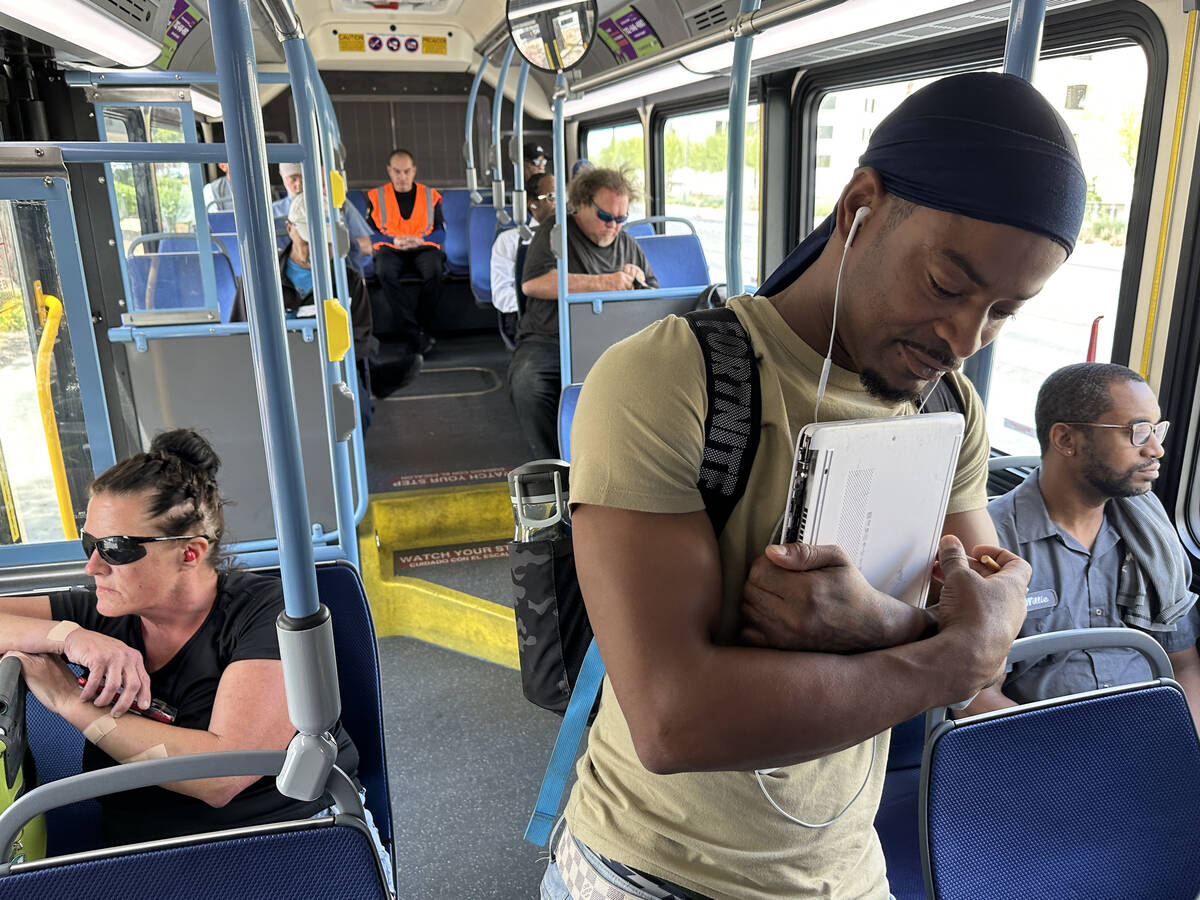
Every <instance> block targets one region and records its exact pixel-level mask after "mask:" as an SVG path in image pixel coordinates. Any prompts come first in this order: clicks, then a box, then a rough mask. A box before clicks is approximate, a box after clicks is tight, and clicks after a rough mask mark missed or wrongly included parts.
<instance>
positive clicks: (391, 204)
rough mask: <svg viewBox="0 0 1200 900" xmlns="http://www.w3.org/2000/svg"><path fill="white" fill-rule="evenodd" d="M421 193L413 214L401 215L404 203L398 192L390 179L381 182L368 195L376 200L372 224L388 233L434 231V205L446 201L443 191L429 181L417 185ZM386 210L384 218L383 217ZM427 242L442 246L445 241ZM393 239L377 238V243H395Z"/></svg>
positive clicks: (403, 234) (373, 205) (427, 244)
mask: <svg viewBox="0 0 1200 900" xmlns="http://www.w3.org/2000/svg"><path fill="white" fill-rule="evenodd" d="M415 187H416V189H417V197H416V199H415V200H414V201H413V210H412V215H411V216H409V217H408V218H407V219H406V218H404V216H402V215H400V204H399V203H397V202H396V192H395V191H394V190H393V189H392V184H391V182H390V181H389V182H388V183H387V184H383V185H380V186H379V187H377V188H375V189H374V190H373V191H371V193H370V194H369V195H368V196H369V197H370V198H371V200H372V208H371V211H370V212H371V224H372V225H374V226H375V227H376V228H377V229H379V231H380V232H382V233H383V234H386V235H387V236H388V237H403V236H405V235H412V236H413V237H419V238H424V237H426V236H428V235H429V234H430V232H432V231H433V208H434V207H435V206H436V205H437V204H439V203H441V202H442V195H441V194H440V193H439V192H438V191H437V190H436V189H435V188H431V187H429V185H427V184H420V183H419V182H418V183H417V184H416V185H415ZM381 210H382V215H383V221H382V222H381V221H379V216H380V214H381V213H380V211H381ZM425 244H426V246H429V247H437V248H438V249H439V250H440V249H441V248H442V245H441V244H437V243H434V242H433V241H425ZM391 246H393V245H392V243H391V241H376V242H375V247H377V248H378V247H391Z"/></svg>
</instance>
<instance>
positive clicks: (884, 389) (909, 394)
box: [858, 369, 923, 406]
mask: <svg viewBox="0 0 1200 900" xmlns="http://www.w3.org/2000/svg"><path fill="white" fill-rule="evenodd" d="M858 380H859V381H860V382H862V386H863V387H865V388H866V389H867V393H868V394H870V395H871V396H872V397H874V398H875V399H876V400H882V401H884V402H885V403H904V402H908V403H912V404H914V405H916V406H920V404H921V400H922V399H923V397H922V395H921V392H920V391H905V390H901V389H900V388H894V387H892V386H891V385H890V384H888V383H887V381H885V380H884V377H883V376H882V375H880V374H879V373H878V372H876V371H875V370H874V369H863V370H862V371H861V372H859V373H858Z"/></svg>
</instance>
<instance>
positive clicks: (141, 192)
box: [103, 106, 196, 254]
mask: <svg viewBox="0 0 1200 900" xmlns="http://www.w3.org/2000/svg"><path fill="white" fill-rule="evenodd" d="M103 109H104V118H103V121H104V139H105V140H106V141H113V142H121V143H123V142H126V141H149V142H151V143H156V144H157V143H168V144H178V143H183V142H184V141H185V137H184V133H183V124H182V109H181V108H180V107H178V106H144V107H127V106H105V107H103ZM189 168H190V167H189V166H188V164H187V163H154V164H149V163H110V164H109V169H110V170H111V172H112V180H113V190H114V192H115V193H116V201H117V213H118V217H119V219H120V225H121V237H122V240H123V241H124V249H125V253H126V254H128V253H129V248H130V244H131V243H132V242H133V241H134V240H135V239H137V238H138V237H140V236H141V235H143V234H154V233H158V232H171V233H174V234H179V233H184V232H194V231H195V230H196V210H195V205H194V204H193V203H192V184H191V176H190V173H189Z"/></svg>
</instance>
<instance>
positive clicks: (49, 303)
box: [33, 281, 79, 541]
mask: <svg viewBox="0 0 1200 900" xmlns="http://www.w3.org/2000/svg"><path fill="white" fill-rule="evenodd" d="M33 290H34V295H35V296H36V298H37V304H38V309H39V312H40V311H41V307H42V306H45V309H46V327H45V328H43V329H42V338H41V340H40V341H38V352H37V369H36V372H37V395H38V406H39V407H40V408H41V411H42V430H43V431H44V432H45V434H46V450H47V452H48V453H49V454H50V471H51V473H52V474H53V475H54V492H55V494H57V495H58V517H59V519H61V520H62V527H63V534H64V535H66V539H67V540H68V541H75V540H78V539H79V532H78V531H77V530H76V528H75V509H74V507H73V506H72V505H71V487H70V485H68V484H67V467H66V464H65V463H64V462H63V452H62V442H61V441H60V440H59V439H58V420H57V419H55V417H54V398H53V397H52V396H51V395H50V364H51V362H52V361H53V359H52V357H53V354H54V342H55V340H57V339H58V323H59V321H60V320H61V319H62V312H63V307H62V301H61V300H59V299H58V298H57V297H52V296H50V295H49V294H43V293H42V283H41V282H40V281H35V282H34V283H33Z"/></svg>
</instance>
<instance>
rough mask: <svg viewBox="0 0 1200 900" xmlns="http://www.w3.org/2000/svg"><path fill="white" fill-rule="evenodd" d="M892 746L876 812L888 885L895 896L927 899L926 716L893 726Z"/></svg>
mask: <svg viewBox="0 0 1200 900" xmlns="http://www.w3.org/2000/svg"><path fill="white" fill-rule="evenodd" d="M889 746H890V749H889V750H888V760H887V772H886V774H885V776H884V780H883V795H882V796H881V797H880V800H879V810H878V812H876V814H875V832H876V833H877V834H878V835H879V842H880V844H881V845H882V846H883V858H884V861H885V862H886V864H887V879H888V888H889V889H890V890H891V892H892V896H893V897H895V898H896V900H925V882H924V879H923V877H922V875H921V842H920V840H919V837H918V827H917V824H918V820H919V816H918V814H917V807H918V804H917V800H918V796H919V794H920V785H921V753H922V750H923V749H924V746H925V717H924V716H923V715H921V716H916V717H914V718H912V719H908V720H907V721H904V722H901V723H900V724H899V725H896V726H895V727H893V728H892V738H891V742H890V745H889Z"/></svg>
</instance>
